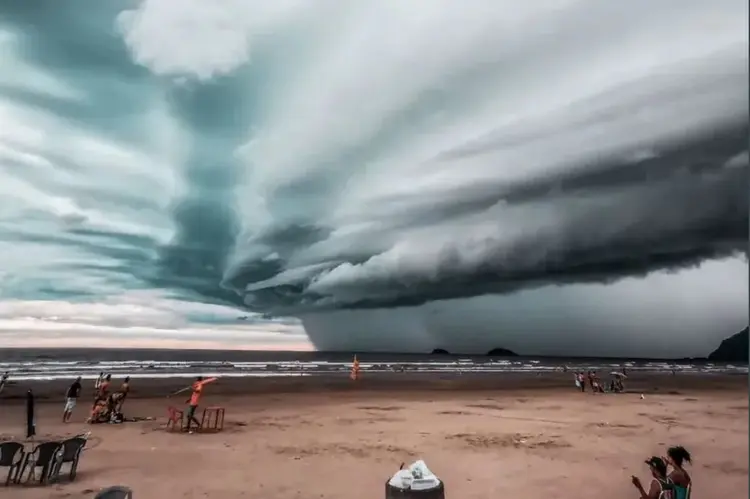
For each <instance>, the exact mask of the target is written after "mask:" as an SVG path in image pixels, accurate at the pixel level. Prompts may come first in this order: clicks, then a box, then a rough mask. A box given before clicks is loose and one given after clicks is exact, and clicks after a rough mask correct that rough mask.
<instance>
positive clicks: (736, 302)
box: [0, 0, 750, 357]
mask: <svg viewBox="0 0 750 499" xmlns="http://www.w3.org/2000/svg"><path fill="white" fill-rule="evenodd" d="M84 5H85V6H84ZM747 17H748V6H747V3H746V2H744V1H742V0H718V1H716V2H705V1H703V0H680V1H677V0H665V1H661V2H657V3H654V2H648V1H645V0H633V1H631V2H628V3H627V4H624V3H618V2H599V1H594V0H538V1H535V2H530V3H528V5H525V4H524V5H521V4H519V3H518V2H511V1H510V0H493V1H489V0H466V1H464V2H460V3H457V2H454V1H448V0H430V1H427V0H412V1H410V2H403V1H398V2H397V1H396V0H383V1H381V2H376V3H373V2H351V1H346V0H305V1H303V0H277V1H275V2H267V1H265V0H214V1H212V2H205V1H203V0H140V1H132V0H131V1H126V2H95V1H93V0H87V1H86V2H83V3H78V4H76V7H75V8H71V6H70V5H69V4H66V3H65V2H46V3H44V4H36V3H35V4H34V5H33V6H32V5H31V4H30V3H29V2H6V3H4V4H3V5H2V6H0V60H1V61H2V63H0V64H2V71H0V254H1V255H2V259H0V345H4V346H5V345H10V346H27V345H28V346H139V347H143V346H154V347H166V348H243V349H244V348H257V349H285V350H296V349H302V350H306V349H312V348H319V349H326V350H329V349H347V350H381V351H383V350H385V351H394V350H397V351H415V352H420V351H430V350H432V349H434V348H443V349H447V350H449V351H451V352H457V353H474V352H480V353H483V352H486V351H488V350H490V349H492V348H508V349H511V350H513V351H516V352H518V353H522V354H543V355H555V354H556V355H613V356H618V355H621V356H646V357H685V356H700V355H706V354H708V353H709V352H710V351H711V350H712V349H713V348H715V347H716V346H717V345H718V343H719V342H720V341H721V340H722V339H723V338H725V337H727V336H730V335H731V334H733V333H734V332H736V331H738V330H739V329H741V328H742V327H744V326H745V325H746V324H747V322H748V302H749V299H748V262H747V248H748V243H747V241H748V195H749V193H750V188H749V185H750V178H749V177H748V174H749V173H750V166H749V163H748V152H747V149H748V136H749V121H748V93H747V89H748V55H747V45H748V29H747V23H746V19H747Z"/></svg>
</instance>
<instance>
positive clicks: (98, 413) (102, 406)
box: [87, 398, 109, 423]
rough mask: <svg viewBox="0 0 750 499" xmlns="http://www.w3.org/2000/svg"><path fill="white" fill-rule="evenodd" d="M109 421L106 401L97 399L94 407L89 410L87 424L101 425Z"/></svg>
mask: <svg viewBox="0 0 750 499" xmlns="http://www.w3.org/2000/svg"><path fill="white" fill-rule="evenodd" d="M108 419H109V405H108V403H107V399H103V398H97V399H96V402H94V407H92V408H91V416H90V417H89V419H88V421H87V422H88V423H103V422H106V421H107V420H108Z"/></svg>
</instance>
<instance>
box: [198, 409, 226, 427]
mask: <svg viewBox="0 0 750 499" xmlns="http://www.w3.org/2000/svg"><path fill="white" fill-rule="evenodd" d="M206 423H208V426H206ZM223 429H224V408H223V407H216V406H215V407H206V408H205V409H203V416H201V430H215V431H221V430H223Z"/></svg>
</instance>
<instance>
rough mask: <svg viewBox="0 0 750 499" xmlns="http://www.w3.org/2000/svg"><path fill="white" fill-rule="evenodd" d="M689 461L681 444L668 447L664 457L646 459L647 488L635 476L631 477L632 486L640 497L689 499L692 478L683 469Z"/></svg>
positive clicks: (688, 454)
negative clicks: (648, 483)
mask: <svg viewBox="0 0 750 499" xmlns="http://www.w3.org/2000/svg"><path fill="white" fill-rule="evenodd" d="M690 462H691V457H690V453H689V452H688V451H687V450H686V449H685V448H684V447H682V446H676V447H670V448H669V449H667V455H666V456H665V457H657V456H653V457H651V458H649V459H647V460H646V464H647V465H648V467H649V469H650V470H651V484H650V485H649V487H648V489H646V488H645V487H644V486H643V483H641V480H640V479H639V478H638V477H637V476H633V477H632V481H633V486H635V488H636V489H637V490H638V492H639V493H640V494H641V495H640V499H690V489H691V488H692V480H691V478H690V474H689V473H688V472H687V471H686V470H685V464H690ZM670 468H671V471H670Z"/></svg>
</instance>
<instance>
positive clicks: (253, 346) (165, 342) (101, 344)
mask: <svg viewBox="0 0 750 499" xmlns="http://www.w3.org/2000/svg"><path fill="white" fill-rule="evenodd" d="M2 347H3V348H145V349H165V350H260V351H264V350H265V351H295V352H310V351H314V350H315V348H314V347H313V345H312V344H311V343H310V342H303V341H299V342H288V343H287V342H284V343H258V342H247V343H243V342H229V341H207V340H199V339H195V340H184V339H179V340H176V339H141V338H138V339H123V338H111V337H110V338H102V339H94V338H86V341H82V339H81V338H76V337H73V338H22V339H21V338H9V339H8V338H6V339H4V340H3V345H2Z"/></svg>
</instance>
